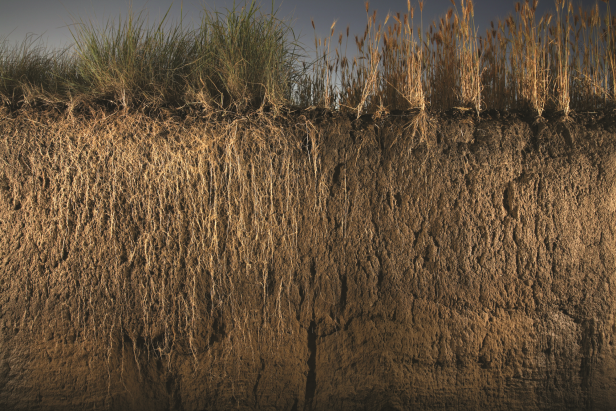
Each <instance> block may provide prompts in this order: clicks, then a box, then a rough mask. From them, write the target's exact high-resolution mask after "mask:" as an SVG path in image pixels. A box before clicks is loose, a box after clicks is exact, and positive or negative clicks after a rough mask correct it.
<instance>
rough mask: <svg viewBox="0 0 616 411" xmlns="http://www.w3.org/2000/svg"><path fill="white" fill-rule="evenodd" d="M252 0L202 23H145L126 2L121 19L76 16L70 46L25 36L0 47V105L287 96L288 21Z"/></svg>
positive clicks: (241, 101) (225, 104) (227, 102)
mask: <svg viewBox="0 0 616 411" xmlns="http://www.w3.org/2000/svg"><path fill="white" fill-rule="evenodd" d="M258 11H259V8H258V7H257V6H256V5H255V3H254V2H253V3H252V4H251V5H250V6H247V7H243V8H242V9H241V10H239V11H237V10H236V8H235V4H234V6H233V9H232V10H228V13H227V15H226V16H223V15H222V14H221V13H211V12H209V11H207V10H205V11H204V14H203V16H202V20H201V24H200V27H199V28H198V29H196V30H186V29H185V28H184V27H183V26H182V21H181V20H180V22H179V23H177V24H175V25H171V26H170V27H167V26H166V25H165V21H166V18H167V15H168V13H169V11H167V14H165V16H164V18H163V19H162V21H161V22H160V23H159V24H158V25H155V26H152V27H148V26H144V24H145V23H144V19H143V16H142V13H139V14H138V15H137V16H135V15H134V13H133V12H132V10H131V11H130V12H129V15H128V17H127V18H125V19H122V18H121V17H120V19H119V22H118V23H119V24H118V25H113V24H111V23H110V22H108V23H107V25H106V26H105V27H97V26H96V25H95V24H94V23H92V22H91V21H88V22H84V21H83V20H79V21H78V22H77V23H76V29H75V30H74V31H73V30H72V29H71V33H72V35H73V39H74V47H73V48H72V50H68V49H65V50H63V51H62V52H60V53H55V54H54V55H53V56H52V55H49V53H46V52H45V50H44V49H42V48H40V47H39V48H34V49H32V48H31V45H32V44H31V42H30V43H26V44H24V45H22V46H21V48H13V49H10V48H9V47H8V46H7V45H6V42H4V43H3V44H2V48H0V96H2V100H3V102H4V103H5V104H9V105H13V106H16V105H21V104H28V105H32V104H35V103H43V104H58V103H59V104H64V105H65V106H68V107H71V108H74V107H76V106H79V105H84V106H88V105H90V106H91V105H97V104H98V105H101V104H102V105H111V106H113V107H115V108H119V109H129V108H130V109H137V110H148V109H150V110H151V109H154V110H156V109H159V108H162V107H166V108H179V107H186V106H198V107H199V108H200V109H206V110H207V109H211V108H214V109H233V110H239V111H242V110H246V109H250V108H255V107H259V106H260V105H263V104H267V105H274V106H278V105H280V104H284V103H287V102H288V101H289V100H290V97H291V92H292V89H291V88H292V85H293V84H295V83H296V82H297V77H298V75H299V73H298V72H297V71H296V66H297V64H295V62H296V60H297V58H298V57H299V55H298V54H297V52H298V51H299V48H298V47H297V46H298V45H297V42H296V41H295V40H292V41H289V39H288V37H289V36H288V35H289V33H291V34H293V33H292V29H291V28H290V27H289V26H287V25H285V24H284V23H283V22H282V21H280V20H278V19H277V18H276V17H275V13H274V11H273V8H272V14H271V15H269V16H264V15H262V14H261V15H257V12H258Z"/></svg>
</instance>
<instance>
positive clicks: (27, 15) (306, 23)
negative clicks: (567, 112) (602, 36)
mask: <svg viewBox="0 0 616 411" xmlns="http://www.w3.org/2000/svg"><path fill="white" fill-rule="evenodd" d="M249 1H250V0H249ZM595 2H596V1H595V0H582V1H580V0H574V3H573V4H574V6H577V5H578V4H581V5H582V6H583V7H584V8H588V7H591V6H594V4H595ZM131 3H132V9H133V11H134V12H135V14H138V13H139V12H140V11H143V17H144V19H149V23H150V24H149V25H150V26H153V25H154V24H156V23H158V22H160V20H161V19H162V17H163V16H164V15H165V13H166V12H167V10H168V9H169V7H171V8H170V11H169V16H168V17H167V21H168V22H170V23H177V22H179V21H180V20H179V19H180V15H181V12H182V14H183V24H184V26H185V27H186V28H190V27H193V28H197V27H198V25H199V21H200V18H201V14H202V11H203V10H204V8H205V9H207V10H209V11H219V12H222V13H223V15H224V14H226V12H225V9H231V8H232V7H233V0H183V1H182V0H175V1H169V0H147V1H146V0H132V1H131V0H105V1H100V0H94V1H93V0H19V1H17V0H0V10H2V13H0V42H1V41H2V40H5V39H6V41H8V43H9V44H10V45H14V44H21V43H22V42H23V41H24V39H26V36H28V35H30V36H32V37H31V38H32V39H33V38H37V37H38V36H41V37H40V38H39V41H40V44H42V45H45V46H46V47H47V48H48V49H50V50H51V49H54V48H62V47H66V46H69V45H70V44H72V43H73V38H72V36H71V32H70V29H69V28H71V27H72V29H73V32H75V28H76V27H75V26H74V25H73V26H71V25H72V24H73V23H75V22H76V21H79V20H80V19H81V20H83V21H84V22H88V21H91V22H93V23H94V25H95V26H96V25H98V26H100V27H104V26H105V25H106V23H107V22H108V21H111V22H115V23H116V24H115V25H114V26H115V27H117V21H118V17H119V16H120V15H121V16H122V19H124V17H126V15H127V12H128V10H129V7H130V5H131ZM257 3H258V4H260V5H261V11H262V12H263V13H265V14H268V13H270V12H271V9H272V1H271V0H269V1H268V0H257ZM364 3H365V0H274V4H273V6H274V10H275V12H276V17H277V18H279V19H281V20H284V21H286V22H288V23H290V24H291V26H292V28H293V30H294V32H295V35H296V36H297V37H298V38H299V40H300V41H301V42H302V43H303V44H304V46H305V48H306V50H307V52H308V53H311V54H309V56H310V57H314V39H315V32H314V30H313V28H312V24H311V19H314V22H315V25H316V31H317V33H316V35H317V36H319V37H327V36H329V31H330V26H331V25H332V23H333V22H334V20H337V23H336V33H335V34H334V38H335V39H337V38H338V34H339V33H340V32H343V31H344V32H346V27H347V25H348V26H350V34H351V35H350V38H349V53H348V54H347V56H350V55H352V53H351V50H354V49H355V46H354V40H353V39H354V36H355V35H358V36H362V35H363V33H364V30H365V27H366V22H367V17H366V11H365V6H364ZM406 3H407V2H406V0H380V1H374V0H373V1H371V2H370V13H372V11H373V10H375V9H376V10H377V22H383V20H384V19H385V16H386V15H387V13H388V12H391V13H396V12H398V11H399V12H400V13H401V14H404V13H406V10H407V4H406ZM244 4H245V0H237V1H236V6H237V8H238V10H239V8H240V7H241V6H242V5H244ZM456 5H457V6H458V8H460V0H456ZM474 5H475V25H476V27H478V29H479V33H480V35H484V34H485V30H486V28H487V27H488V26H489V24H490V21H494V23H495V24H496V20H497V19H499V18H500V19H501V20H504V19H505V18H506V17H507V16H508V14H509V13H513V12H514V10H515V9H514V8H515V2H514V1H510V0H475V1H474ZM411 6H412V7H414V8H415V19H414V23H415V26H416V27H417V25H419V24H420V18H419V3H418V1H417V0H412V1H411ZM450 7H452V4H451V2H450V0H425V1H424V10H423V24H424V28H427V27H428V26H429V24H430V23H431V22H432V21H433V20H438V19H439V18H440V17H442V16H443V15H444V14H445V13H447V10H448V9H449V8H450ZM599 7H600V10H601V11H602V12H604V11H605V7H606V6H605V4H604V3H602V2H599ZM612 7H613V8H614V9H615V10H616V5H613V6H612ZM576 8H577V7H576ZM554 10H555V5H554V1H553V0H552V1H548V0H540V1H539V5H538V8H537V19H539V17H540V16H542V15H543V14H544V13H545V12H547V11H554ZM612 14H614V12H613V11H612ZM391 21H392V20H390V22H391ZM146 25H147V24H146Z"/></svg>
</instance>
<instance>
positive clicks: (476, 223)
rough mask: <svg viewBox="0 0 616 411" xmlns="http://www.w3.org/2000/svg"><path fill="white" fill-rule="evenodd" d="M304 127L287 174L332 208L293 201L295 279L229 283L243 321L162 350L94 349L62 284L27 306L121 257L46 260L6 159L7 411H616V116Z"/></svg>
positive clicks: (128, 341) (2, 350)
mask: <svg viewBox="0 0 616 411" xmlns="http://www.w3.org/2000/svg"><path fill="white" fill-rule="evenodd" d="M302 121H303V122H304V123H302V125H301V127H295V128H294V129H293V130H295V131H293V133H295V132H296V133H299V134H297V136H296V137H297V139H298V140H297V141H299V142H300V143H302V144H298V145H297V153H296V155H297V156H298V158H299V157H301V158H304V159H306V161H305V162H303V163H298V164H299V165H298V166H297V169H296V170H295V171H293V172H295V173H298V174H300V175H304V176H306V177H305V178H306V179H309V178H312V179H313V180H311V181H313V183H314V181H317V182H320V183H319V184H321V185H320V186H319V185H318V184H317V185H314V184H313V185H312V186H310V187H320V189H321V191H320V192H323V193H325V194H324V196H323V197H322V200H323V201H322V202H320V203H319V201H317V200H318V199H317V196H316V195H315V194H314V193H315V190H312V189H309V188H306V190H305V192H304V191H303V189H302V187H300V190H299V191H298V192H299V193H300V194H301V196H303V197H300V198H299V201H298V202H297V204H298V207H297V209H296V210H295V212H296V215H297V220H296V224H297V231H296V237H295V238H296V242H295V247H296V252H297V254H296V260H295V262H294V263H290V262H289V261H288V259H286V258H282V257H280V258H278V257H277V256H276V253H274V255H273V256H272V259H271V264H270V265H269V269H268V272H267V276H268V277H267V278H269V280H268V281H267V283H266V281H265V280H264V282H263V284H256V285H255V284H253V285H254V287H253V288H250V287H249V286H248V285H243V284H245V283H244V282H242V281H241V279H239V278H240V274H237V275H238V277H237V278H238V280H237V282H236V283H234V284H236V285H235V286H234V287H235V288H234V290H235V291H234V292H235V293H236V295H240V296H243V297H242V298H243V300H242V301H243V303H242V304H243V305H242V307H243V310H244V311H242V313H249V312H253V313H254V315H253V316H252V317H249V316H248V315H247V314H246V315H245V316H244V317H241V316H240V317H241V318H240V319H238V317H237V315H239V314H237V315H236V313H235V312H234V311H233V309H232V306H229V307H230V308H225V307H227V306H225V305H224V304H223V305H221V307H222V308H220V309H219V310H218V311H217V312H218V314H215V315H212V316H211V317H207V315H205V314H204V315H203V318H206V317H207V321H206V320H205V319H204V320H203V321H204V322H203V325H202V327H201V328H203V329H204V331H202V332H200V331H198V330H199V327H200V326H199V324H196V325H194V327H195V328H194V329H196V330H197V332H194V333H191V334H190V339H191V341H190V344H188V343H186V344H184V343H183V342H182V341H185V340H187V338H188V335H182V334H181V333H180V332H178V333H177V335H175V336H173V335H172V338H175V339H176V341H177V344H176V345H175V346H176V349H172V350H170V351H168V352H163V350H162V349H161V350H158V351H157V350H156V347H157V346H162V343H161V342H160V341H157V340H156V339H148V338H149V337H147V336H146V337H147V338H146V337H144V336H141V335H139V333H138V332H135V333H132V334H131V333H129V332H127V331H126V330H124V329H122V328H121V327H118V329H115V330H114V329H111V330H110V331H109V333H108V338H98V339H96V338H88V336H87V334H86V333H84V332H82V330H81V329H80V327H79V326H78V325H77V324H81V323H80V322H79V320H78V319H76V315H77V314H75V313H76V311H75V310H74V309H73V308H71V306H70V305H71V302H70V301H72V300H70V298H68V297H66V294H62V292H61V288H62V285H61V284H62V282H57V283H53V285H52V287H55V288H54V290H56V291H49V292H48V293H46V294H45V295H38V294H37V295H31V294H32V292H33V291H32V290H38V289H39V288H37V286H36V284H38V282H40V281H42V280H41V279H44V278H51V277H54V276H55V277H58V276H60V273H63V272H72V271H80V270H86V269H87V270H93V271H92V272H93V273H96V272H98V271H97V270H99V271H100V270H104V269H107V268H108V267H111V266H113V263H112V262H113V261H114V259H115V258H116V256H115V255H113V253H112V252H111V251H109V250H108V249H106V248H105V247H107V244H106V242H105V241H103V240H101V239H97V238H96V237H92V240H91V241H92V247H94V248H97V247H98V248H97V249H100V250H102V251H101V252H100V253H99V254H97V256H98V257H97V259H96V260H94V261H95V264H94V263H92V261H93V260H92V258H90V254H91V253H92V251H91V250H87V249H81V248H77V247H73V248H71V249H70V254H69V253H68V251H67V254H66V255H64V256H60V257H61V258H59V259H58V261H56V262H55V263H53V264H52V263H45V262H42V263H41V262H40V261H39V257H38V256H39V255H40V254H41V253H42V252H43V251H41V248H40V247H41V244H44V241H43V240H41V238H44V237H45V235H46V234H45V233H48V232H49V230H48V229H47V227H48V226H49V224H51V222H50V221H39V222H36V221H35V222H33V217H32V216H33V215H39V214H37V212H36V210H35V209H34V208H35V207H41V202H35V201H33V200H32V197H33V196H35V195H36V192H35V191H34V190H32V188H31V184H32V182H31V181H30V180H29V179H28V172H29V171H28V170H29V169H30V168H32V164H30V163H28V162H27V161H24V162H22V163H19V162H14V163H13V164H12V165H11V166H10V167H11V170H10V172H9V165H8V162H5V164H4V165H3V164H2V163H0V306H1V313H0V317H1V318H0V408H1V409H3V410H86V409H88V410H89V409H111V410H128V409H130V410H148V411H154V410H230V409H238V410H251V409H259V410H359V409H362V410H409V409H425V410H432V409H434V410H436V409H439V410H441V409H456V410H477V409H486V410H487V409H490V410H582V409H588V410H613V409H616V347H615V345H614V344H615V339H616V318H615V314H616V238H615V230H614V229H615V227H616V145H615V142H616V138H615V137H616V127H615V125H614V121H613V120H610V119H608V118H598V119H597V118H595V119H592V118H591V119H584V118H578V119H574V120H573V121H569V122H567V121H560V120H557V119H550V120H549V121H546V122H534V121H532V120H528V119H525V118H524V117H522V116H518V115H514V114H510V115H502V116H501V115H500V114H498V113H494V114H493V115H484V116H483V118H482V119H481V120H480V121H478V120H477V119H476V118H475V119H473V118H472V117H466V116H463V115H459V116H456V115H453V114H451V113H449V114H448V115H443V116H433V117H432V119H431V120H430V130H429V133H428V135H427V137H426V138H425V139H423V140H421V141H420V140H419V139H418V137H417V135H415V136H414V137H412V133H411V131H410V130H409V129H405V126H406V125H407V124H408V119H404V118H403V117H400V118H397V117H395V116H392V117H391V118H389V119H385V120H384V121H373V120H370V119H365V118H364V119H359V120H352V119H347V118H344V117H336V116H332V115H328V114H327V113H326V114H322V113H321V114H319V118H310V117H308V118H307V117H306V116H305V115H304V116H301V117H300V116H298V117H297V118H294V119H292V121H291V123H298V122H302ZM308 122H310V124H311V126H313V127H315V128H314V130H316V133H317V134H316V135H317V136H318V138H317V139H316V140H314V141H313V142H312V143H310V141H309V139H307V138H306V134H305V130H306V127H304V125H305V124H308ZM297 130H299V131H297ZM302 130H304V131H302ZM290 133H291V132H290ZM302 133H304V134H302ZM291 134H292V133H291ZM293 135H295V134H293ZM294 138H295V137H294ZM317 148H318V154H319V157H318V167H317V166H316V164H317V163H316V162H315V161H314V160H315V159H314V157H310V156H311V155H312V156H314V155H315V153H317V151H316V150H317ZM33 155H34V154H33ZM26 157H27V155H26ZM7 158H8V157H7ZM24 158H25V157H24ZM313 166H314V167H313ZM109 167H113V165H109ZM2 168H4V170H2ZM135 178H140V177H139V176H138V175H137V176H136V177H135ZM144 178H145V177H144ZM42 187H43V188H44V184H43V186H42ZM306 187H308V185H307V186H306ZM278 189H280V190H283V188H280V187H278ZM278 206H280V207H282V205H281V204H278ZM127 221H130V220H127ZM116 229H117V230H120V231H124V232H129V231H130V230H132V228H131V225H130V223H126V225H123V226H121V227H118V228H116ZM33 230H34V233H33ZM26 231H28V233H29V234H28V235H25V232H26ZM139 232H140V231H137V234H135V236H134V237H135V238H136V237H138V235H139V234H138V233H139ZM122 238H126V240H122V241H125V246H126V247H127V248H128V249H129V250H130V245H131V244H133V243H134V242H131V240H130V239H131V238H132V237H131V236H126V237H122ZM135 238H133V241H136V240H135ZM41 241H43V242H41ZM262 241H266V240H265V239H263V240H262ZM123 244H124V243H123ZM37 247H39V248H37ZM37 250H38V251H37ZM67 250H68V248H67ZM164 251H165V250H164V246H163V247H162V248H161V249H160V250H159V251H158V253H160V255H164ZM86 260H87V261H89V263H88V264H90V265H89V266H87V267H86V266H85V265H84V264H85V263H84V261H86ZM134 261H137V263H135V264H133V265H131V266H130V267H128V266H126V267H125V269H126V271H127V273H128V274H126V275H127V276H128V277H127V278H130V275H133V276H136V275H142V274H138V273H142V272H143V270H144V268H143V267H144V264H145V262H143V261H142V260H138V259H136V260H134ZM139 261H141V263H139ZM92 264H94V266H93V265H92ZM139 264H141V266H139ZM181 269H186V270H187V269H188V268H186V267H184V268H181ZM93 275H94V274H93ZM204 275H205V274H204ZM230 275H231V276H233V275H235V274H233V273H231V274H230ZM58 278H59V277H58ZM71 278H73V277H71ZM75 278H76V277H75ZM230 278H231V277H230ZM233 278H235V277H233ZM28 284H31V285H30V286H29V285H28ZM50 284H51V283H50ZM28 287H30V288H28ZM64 287H65V288H66V289H67V290H71V289H73V288H71V287H73V285H71V284H65V285H64ZM75 287H77V286H75ZM74 289H76V290H77V289H79V288H78V287H77V288H74ZM259 289H263V290H264V291H263V293H264V295H266V296H267V298H270V300H268V301H271V302H272V303H271V304H272V305H267V304H270V303H269V302H264V297H262V296H261V294H258V295H254V297H252V295H253V294H254V293H255V292H256V291H254V290H259ZM127 290H130V287H128V288H127ZM127 292H129V291H127ZM204 295H205V291H204ZM96 298H99V300H97V301H102V300H100V299H104V298H105V296H104V295H103V294H101V295H99V296H96ZM110 298H111V297H110ZM204 299H205V296H204ZM81 301H84V299H83V298H82V300H81ZM34 302H36V305H33V304H34ZM266 305H267V307H265V306H266ZM93 306H94V307H96V305H94V304H93ZM24 307H29V308H28V309H25V308H24ZM264 307H265V308H264ZM206 311H207V310H206ZM209 312H215V310H213V309H212V307H210V311H209ZM263 313H267V316H266V315H265V314H263ZM276 313H279V314H276ZM133 314H134V318H132V317H131V315H133ZM84 315H85V314H84ZM123 315H124V316H125V318H124V319H123V320H122V321H123V322H122V323H123V324H130V323H131V321H133V322H134V323H140V322H142V321H143V315H142V313H138V312H135V313H130V312H128V313H125V314H123ZM234 315H236V316H235V317H234ZM242 315H243V314H242ZM265 317H267V318H265ZM265 322H267V324H269V325H268V326H267V327H265V326H264V323H265ZM135 329H136V330H139V328H138V327H137V328H135ZM154 334H155V333H151V334H148V335H154ZM144 335H145V334H144ZM161 338H162V337H161ZM157 344H159V345H157ZM187 347H188V348H187ZM190 347H197V349H192V350H191V349H190Z"/></svg>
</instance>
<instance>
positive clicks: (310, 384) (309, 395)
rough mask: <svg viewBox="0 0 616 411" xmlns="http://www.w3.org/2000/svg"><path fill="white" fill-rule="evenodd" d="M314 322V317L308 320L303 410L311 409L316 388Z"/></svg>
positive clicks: (315, 333) (315, 336)
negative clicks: (306, 369)
mask: <svg viewBox="0 0 616 411" xmlns="http://www.w3.org/2000/svg"><path fill="white" fill-rule="evenodd" d="M316 328H317V326H316V323H315V322H314V319H313V320H312V321H311V322H310V327H309V328H308V351H309V352H310V356H309V357H308V376H307V377H306V394H305V398H304V410H305V411H306V410H311V409H312V405H313V404H312V403H313V400H314V394H315V392H316V390H317V373H316V363H317V332H316Z"/></svg>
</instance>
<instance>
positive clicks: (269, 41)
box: [0, 0, 616, 116]
mask: <svg viewBox="0 0 616 411" xmlns="http://www.w3.org/2000/svg"><path fill="white" fill-rule="evenodd" d="M602 1H603V2H604V3H606V4H607V3H608V2H607V0H602ZM451 2H452V4H453V5H454V8H453V9H450V10H449V11H448V12H447V13H446V14H445V15H444V16H443V17H442V18H441V19H440V20H439V21H433V22H432V24H431V25H430V26H429V29H428V30H425V31H424V27H423V18H422V22H421V25H419V26H417V27H416V26H415V25H414V18H415V14H416V13H415V8H414V7H411V3H410V1H408V0H407V13H405V14H403V15H401V14H400V13H396V14H395V15H392V16H389V15H388V16H387V17H386V18H385V21H384V23H383V24H382V25H381V24H380V23H379V24H378V25H377V20H376V17H377V14H376V10H375V11H373V12H372V13H370V9H369V3H368V2H366V4H365V8H366V14H367V18H368V24H367V26H366V30H365V32H364V34H363V36H361V37H359V36H355V43H356V46H357V55H356V56H355V57H353V60H352V61H350V60H349V59H348V58H347V57H346V52H347V49H348V38H349V35H350V33H349V28H348V27H347V29H346V33H344V32H342V33H339V35H338V38H337V40H338V41H337V42H335V38H334V33H335V22H334V24H332V26H331V32H330V36H329V37H328V38H324V39H320V38H316V36H315V49H316V54H317V58H316V59H315V60H313V61H311V62H306V61H300V58H301V57H306V56H305V55H303V54H300V53H303V52H304V49H303V47H302V46H301V45H299V43H298V42H297V39H296V38H295V37H293V39H291V40H288V39H287V38H288V34H289V33H293V30H292V29H291V28H290V27H289V26H287V25H286V24H285V23H284V22H282V21H280V20H278V19H277V18H276V17H275V12H274V10H272V13H271V14H269V15H263V14H260V15H258V14H257V12H258V11H259V8H258V7H256V6H255V4H254V2H253V3H252V4H251V5H250V7H244V8H242V9H241V10H240V11H239V12H238V11H236V10H235V8H234V9H233V10H230V11H228V14H227V16H226V17H222V16H221V15H220V14H218V13H217V14H216V15H213V14H212V13H210V12H207V11H205V12H204V15H203V18H202V21H201V25H200V27H199V28H198V29H196V30H187V29H185V28H184V27H183V26H182V22H181V21H180V22H179V24H177V25H175V26H171V27H167V26H166V25H165V20H166V16H165V18H163V20H162V22H161V23H160V24H159V25H157V26H153V27H144V23H143V19H142V18H141V14H139V15H138V16H137V17H133V14H132V13H130V14H129V16H128V18H127V19H126V20H125V21H122V20H121V19H120V21H119V25H118V27H114V26H113V25H111V24H107V26H106V27H104V28H100V27H95V26H94V24H92V23H91V22H89V23H84V22H83V21H80V22H79V24H78V25H77V26H76V27H77V28H76V29H75V32H74V33H73V37H74V40H75V44H74V47H73V48H72V49H65V50H60V51H59V50H55V51H53V52H49V53H48V52H46V51H45V49H44V48H42V47H40V46H39V47H34V46H33V44H34V42H33V41H32V39H27V40H26V41H25V42H24V43H23V44H22V45H21V46H20V47H16V48H13V49H10V48H9V47H8V46H7V45H6V42H5V43H3V45H2V47H0V98H1V99H2V103H3V104H4V105H7V106H10V107H12V108H15V107H21V106H23V105H41V104H42V105H45V106H53V107H65V108H66V107H68V108H69V110H73V109H75V108H80V107H89V106H92V105H104V106H113V107H117V108H125V109H129V108H130V109H135V110H138V111H145V112H160V111H161V110H163V111H165V110H198V111H201V112H206V113H211V112H212V111H215V110H221V109H223V110H230V109H231V110H234V111H237V110H239V111H246V110H250V109H257V108H263V107H270V108H271V107H273V108H274V109H275V110H278V108H280V107H281V106H283V105H287V106H288V105H293V106H299V107H304V108H306V107H310V106H316V107H325V108H331V109H340V110H342V111H348V110H350V111H352V112H355V113H357V115H358V116H359V115H360V114H362V113H366V112H369V113H383V112H387V111H391V110H396V109H397V110H408V109H420V110H422V111H423V110H426V109H430V110H449V109H451V108H454V107H462V108H466V109H473V110H475V111H476V112H480V111H482V110H486V109H497V110H532V111H533V112H534V113H535V115H537V116H541V115H542V114H543V112H544V111H545V110H546V109H547V110H553V111H558V112H562V113H563V114H565V115H567V114H568V113H569V111H570V110H596V109H605V108H609V107H611V106H613V104H614V102H615V97H614V91H615V84H616V83H615V82H616V79H615V77H614V70H616V51H615V41H616V17H613V16H612V15H611V12H610V8H609V4H607V6H606V9H605V12H603V11H600V9H599V4H598V3H597V4H595V6H594V7H592V8H590V9H588V10H584V9H582V8H581V6H580V7H578V8H577V10H576V9H575V8H574V7H573V2H572V1H571V0H557V1H556V4H555V6H556V7H555V8H556V10H555V14H549V13H548V14H546V15H545V16H541V18H540V19H539V21H537V17H536V15H535V14H536V13H535V12H536V7H537V4H538V1H537V0H533V1H532V3H530V2H529V1H528V0H527V1H526V2H524V3H516V4H515V13H514V14H510V15H509V17H508V18H507V19H505V21H500V20H499V21H498V22H497V24H496V25H494V23H492V25H491V27H490V28H488V29H487V30H486V33H485V35H481V33H478V32H477V29H476V28H475V25H474V19H473V17H474V7H473V2H472V1H471V0H466V1H464V0H461V2H460V8H459V9H458V7H457V6H456V5H455V3H454V1H453V0H451ZM418 7H419V11H420V12H422V11H423V1H420V2H419V3H418ZM390 17H391V18H390ZM388 22H389V23H390V24H389V25H387V23H388ZM392 23H393V25H392ZM313 27H314V22H313ZM345 34H346V38H345ZM336 43H337V44H336ZM343 43H344V50H343ZM107 108H108V107H107Z"/></svg>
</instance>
